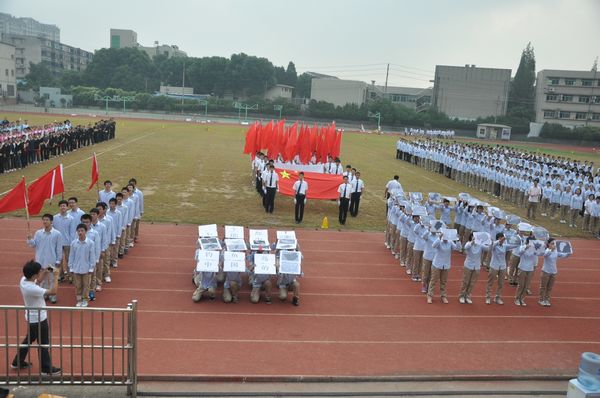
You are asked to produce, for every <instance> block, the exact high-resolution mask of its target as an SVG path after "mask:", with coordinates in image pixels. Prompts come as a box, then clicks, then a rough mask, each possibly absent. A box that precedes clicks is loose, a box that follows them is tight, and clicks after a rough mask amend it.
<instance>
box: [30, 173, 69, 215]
mask: <svg viewBox="0 0 600 398" xmlns="http://www.w3.org/2000/svg"><path fill="white" fill-rule="evenodd" d="M63 192H65V184H64V182H63V167H62V164H60V165H58V166H56V167H55V168H53V169H52V170H50V171H49V172H47V173H46V174H44V175H43V176H41V177H40V178H38V179H37V180H35V181H34V182H32V183H31V184H29V187H28V188H27V193H28V196H29V214H30V215H32V216H35V215H36V214H39V213H40V211H41V210H42V207H44V201H45V200H46V199H52V197H53V196H54V195H57V194H59V193H63Z"/></svg>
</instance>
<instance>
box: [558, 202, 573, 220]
mask: <svg viewBox="0 0 600 398" xmlns="http://www.w3.org/2000/svg"><path fill="white" fill-rule="evenodd" d="M570 211H571V208H570V207H569V206H567V205H560V219H561V220H565V221H567V217H568V215H569V213H570Z"/></svg>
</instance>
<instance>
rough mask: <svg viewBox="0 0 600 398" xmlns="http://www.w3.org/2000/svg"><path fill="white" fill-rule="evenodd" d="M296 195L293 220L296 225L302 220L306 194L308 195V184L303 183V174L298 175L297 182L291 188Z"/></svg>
mask: <svg viewBox="0 0 600 398" xmlns="http://www.w3.org/2000/svg"><path fill="white" fill-rule="evenodd" d="M292 189H293V190H294V192H295V193H296V194H295V195H296V196H295V197H294V204H295V206H294V207H295V208H294V219H295V220H296V224H300V223H301V222H302V219H303V218H304V205H305V203H306V194H307V193H308V183H307V182H306V181H304V172H303V171H301V172H300V173H298V181H296V182H295V183H294V186H293V187H292Z"/></svg>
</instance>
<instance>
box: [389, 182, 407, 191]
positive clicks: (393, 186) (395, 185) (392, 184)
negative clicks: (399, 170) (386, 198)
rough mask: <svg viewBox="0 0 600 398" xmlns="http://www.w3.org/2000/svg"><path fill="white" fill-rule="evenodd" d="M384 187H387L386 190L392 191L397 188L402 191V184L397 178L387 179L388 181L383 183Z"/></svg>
mask: <svg viewBox="0 0 600 398" xmlns="http://www.w3.org/2000/svg"><path fill="white" fill-rule="evenodd" d="M385 187H386V188H387V190H388V192H392V191H394V190H396V189H399V190H401V191H402V192H404V190H403V189H402V185H401V184H400V183H399V182H398V180H389V181H388V183H387V184H385Z"/></svg>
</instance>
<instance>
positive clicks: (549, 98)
mask: <svg viewBox="0 0 600 398" xmlns="http://www.w3.org/2000/svg"><path fill="white" fill-rule="evenodd" d="M546 101H558V96H557V95H556V94H548V95H546Z"/></svg>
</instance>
